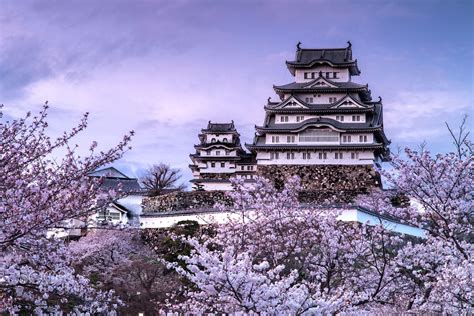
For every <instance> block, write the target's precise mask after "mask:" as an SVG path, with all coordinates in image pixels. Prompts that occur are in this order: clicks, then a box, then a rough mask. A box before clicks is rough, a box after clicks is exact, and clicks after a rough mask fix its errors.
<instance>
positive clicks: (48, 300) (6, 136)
mask: <svg viewBox="0 0 474 316" xmlns="http://www.w3.org/2000/svg"><path fill="white" fill-rule="evenodd" d="M47 109H48V106H47V105H45V106H44V107H43V109H42V110H41V111H40V112H39V114H38V115H36V116H32V114H31V113H28V114H27V115H26V117H25V118H22V119H15V120H12V121H4V120H2V121H0V311H9V312H10V313H17V312H22V313H33V312H35V313H38V314H40V313H53V312H55V311H59V310H63V311H69V312H78V313H80V312H91V313H98V312H107V311H111V310H113V309H114V304H115V306H116V304H117V301H116V299H115V298H114V297H113V295H112V294H113V293H112V292H101V291H96V290H95V289H94V288H93V287H92V286H91V285H90V283H89V280H88V279H86V278H85V277H83V276H81V275H79V274H77V273H76V272H75V271H74V269H73V268H72V256H71V255H70V252H69V250H68V249H67V247H66V246H65V244H64V241H62V240H60V239H54V238H49V239H48V238H47V237H46V236H47V232H48V231H49V230H51V229H55V228H58V227H62V226H63V223H64V222H65V221H68V220H72V219H79V220H80V219H82V220H85V219H86V218H87V217H88V216H90V215H91V214H93V213H95V212H97V210H98V209H99V208H100V207H102V206H104V205H105V204H107V203H108V202H109V201H110V199H111V198H112V197H113V192H101V191H100V190H99V186H100V180H99V181H97V180H91V179H90V178H89V177H88V176H87V175H88V173H89V172H91V171H93V170H95V169H96V168H98V167H99V166H102V165H104V164H107V163H110V162H112V161H114V160H116V159H118V158H120V157H121V155H122V154H123V152H124V151H125V150H127V148H128V144H129V142H130V139H131V136H132V135H133V132H131V133H130V134H129V135H126V136H125V137H124V138H123V140H122V141H121V142H120V143H119V144H118V145H117V146H116V147H114V148H112V149H110V150H107V151H104V152H102V151H101V152H99V153H97V152H96V147H97V143H96V142H93V143H92V145H91V146H90V148H89V153H88V154H87V155H86V156H80V155H79V154H78V153H77V151H78V149H77V148H78V146H77V145H73V144H71V141H72V140H73V139H74V137H75V136H76V135H78V134H79V133H80V132H81V131H83V130H84V129H85V128H86V127H87V116H88V114H87V113H86V114H85V115H84V117H83V118H82V120H81V121H80V123H79V124H78V125H77V126H76V127H74V128H72V129H71V130H70V131H69V132H67V133H66V132H65V133H64V134H62V135H61V136H60V137H58V138H56V139H51V138H50V137H49V136H48V135H47V128H48V123H47ZM0 110H1V108H0ZM0 115H1V113H0ZM60 155H61V156H62V158H58V156H60Z"/></svg>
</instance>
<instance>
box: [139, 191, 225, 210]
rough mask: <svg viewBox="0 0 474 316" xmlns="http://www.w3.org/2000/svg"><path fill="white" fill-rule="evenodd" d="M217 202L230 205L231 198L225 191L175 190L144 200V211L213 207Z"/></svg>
mask: <svg viewBox="0 0 474 316" xmlns="http://www.w3.org/2000/svg"><path fill="white" fill-rule="evenodd" d="M217 202H219V203H223V204H224V205H228V206H230V205H231V204H232V202H231V200H230V199H229V198H228V197H226V196H225V194H224V192H223V191H191V192H173V193H169V194H165V195H160V196H155V197H150V198H146V199H144V200H143V212H145V213H150V212H151V213H156V212H171V211H177V210H188V209H199V208H206V207H209V208H211V207H213V206H214V205H215V204H216V203H217Z"/></svg>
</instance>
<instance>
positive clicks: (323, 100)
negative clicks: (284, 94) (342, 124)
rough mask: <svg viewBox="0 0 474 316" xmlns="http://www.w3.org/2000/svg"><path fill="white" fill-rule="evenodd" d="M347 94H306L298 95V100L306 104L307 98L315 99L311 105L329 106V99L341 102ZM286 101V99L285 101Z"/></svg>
mask: <svg viewBox="0 0 474 316" xmlns="http://www.w3.org/2000/svg"><path fill="white" fill-rule="evenodd" d="M345 95H346V94H345V93H319V94H318V93H304V94H298V98H299V99H300V100H302V101H305V102H306V98H307V97H308V98H313V102H312V103H311V102H308V103H310V104H329V103H330V102H329V98H337V101H339V100H341V99H342V98H343V97H344V96H345ZM285 100H286V99H285Z"/></svg>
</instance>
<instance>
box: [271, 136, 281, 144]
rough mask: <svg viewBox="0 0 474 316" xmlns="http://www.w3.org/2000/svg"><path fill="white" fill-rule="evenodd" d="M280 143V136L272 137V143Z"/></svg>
mask: <svg viewBox="0 0 474 316" xmlns="http://www.w3.org/2000/svg"><path fill="white" fill-rule="evenodd" d="M279 142H280V136H272V143H279Z"/></svg>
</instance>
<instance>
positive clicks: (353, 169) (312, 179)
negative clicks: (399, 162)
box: [257, 165, 381, 202]
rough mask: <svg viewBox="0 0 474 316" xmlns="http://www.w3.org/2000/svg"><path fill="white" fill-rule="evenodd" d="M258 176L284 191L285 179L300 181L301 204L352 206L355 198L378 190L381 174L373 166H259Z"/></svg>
mask: <svg viewBox="0 0 474 316" xmlns="http://www.w3.org/2000/svg"><path fill="white" fill-rule="evenodd" d="M257 174H258V175H261V176H263V177H265V178H267V179H269V180H270V181H272V182H273V184H274V185H275V187H276V188H277V189H281V188H283V186H284V184H285V182H286V181H287V179H288V178H289V177H291V176H293V175H297V176H299V177H300V179H301V184H302V187H303V188H302V192H301V194H300V201H301V202H322V201H329V202H351V201H352V200H353V199H354V198H355V197H356V196H357V195H358V194H362V193H365V192H368V191H369V190H370V189H372V188H378V187H381V179H380V174H379V173H378V172H377V171H376V170H375V168H374V167H373V166H364V165H362V166H341V165H329V166H326V165H311V166H302V165H299V166H298V165H278V166H273V165H267V166H264V165H259V166H258V169H257Z"/></svg>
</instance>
